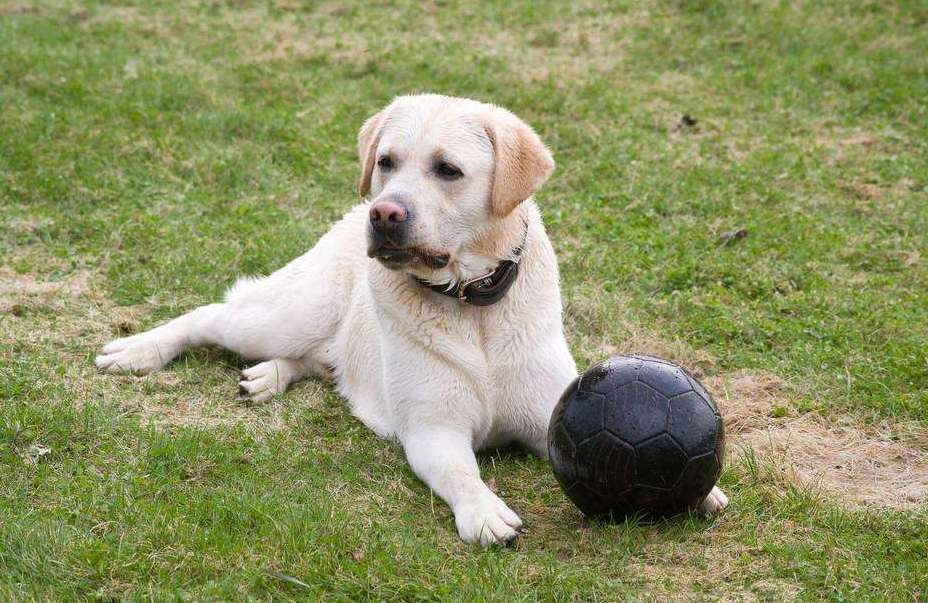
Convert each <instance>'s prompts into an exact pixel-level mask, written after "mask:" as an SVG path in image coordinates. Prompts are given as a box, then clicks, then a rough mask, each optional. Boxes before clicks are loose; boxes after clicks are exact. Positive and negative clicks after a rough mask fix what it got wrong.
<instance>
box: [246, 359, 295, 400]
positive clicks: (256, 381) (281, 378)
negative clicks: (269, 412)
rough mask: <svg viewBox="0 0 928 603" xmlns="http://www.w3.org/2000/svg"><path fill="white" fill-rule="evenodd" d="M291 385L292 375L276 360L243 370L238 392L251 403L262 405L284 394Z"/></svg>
mask: <svg viewBox="0 0 928 603" xmlns="http://www.w3.org/2000/svg"><path fill="white" fill-rule="evenodd" d="M289 384H290V375H289V372H288V371H287V370H286V368H284V367H283V366H281V363H279V362H277V361H276V360H269V361H267V362H262V363H261V364H256V365H255V366H253V367H251V368H247V369H245V370H243V371H242V380H241V381H239V382H238V391H239V393H240V394H242V396H244V397H246V398H248V400H249V401H250V402H257V403H262V402H267V401H268V400H270V399H271V398H272V397H274V395H275V394H279V393H282V392H284V391H285V390H286V389H287V385H289Z"/></svg>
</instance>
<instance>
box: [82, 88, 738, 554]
mask: <svg viewBox="0 0 928 603" xmlns="http://www.w3.org/2000/svg"><path fill="white" fill-rule="evenodd" d="M358 146H359V158H360V162H361V178H360V185H359V189H360V191H361V193H362V195H365V196H367V195H369V196H370V198H371V199H372V200H374V201H376V199H377V198H379V197H383V196H387V195H393V196H396V195H402V196H403V198H404V199H408V200H409V203H410V213H411V216H412V221H411V223H410V224H411V229H412V230H411V233H412V235H411V237H412V238H411V241H412V243H413V244H415V245H416V246H417V247H418V248H420V249H424V250H430V251H432V252H435V253H442V254H447V255H448V256H449V262H448V265H447V266H446V267H444V268H441V269H431V268H428V267H427V266H426V265H424V264H423V263H421V262H419V263H414V264H411V265H409V266H408V267H404V268H402V269H398V270H391V269H388V268H386V267H385V266H384V265H382V264H381V263H380V262H379V261H378V260H376V259H371V258H369V257H367V255H366V245H367V237H368V228H369V223H368V222H369V220H368V209H369V204H368V203H367V202H365V203H362V204H360V205H358V206H356V207H355V208H354V209H352V210H351V211H349V212H348V213H347V214H346V215H345V217H344V218H343V219H342V220H341V221H339V222H338V223H336V224H335V225H334V226H333V227H332V228H331V230H330V231H329V232H328V233H327V234H325V235H324V236H323V237H322V238H321V239H320V240H319V241H318V242H317V244H316V245H315V246H314V247H313V248H312V249H311V250H310V251H309V252H307V253H306V254H305V255H303V256H301V257H299V258H297V259H295V260H293V261H292V262H291V263H289V264H288V265H286V266H284V267H283V268H281V269H280V270H278V271H277V272H274V273H273V274H271V275H269V276H266V277H261V278H243V279H240V280H239V281H238V282H237V283H236V284H235V286H233V287H232V288H231V290H230V291H229V292H228V294H227V295H226V298H225V301H224V302H223V303H219V304H211V305H207V306H203V307H200V308H198V309H196V310H194V311H192V312H190V313H188V314H185V315H183V316H181V317H179V318H176V319H174V320H172V321H170V322H168V323H166V324H164V325H162V326H159V327H157V328H154V329H152V330H150V331H147V332H145V333H142V334H139V335H135V336H132V337H127V338H124V339H118V340H116V341H113V342H111V343H109V344H108V345H106V346H105V347H104V348H103V350H102V353H101V355H100V356H98V357H97V359H96V363H97V365H98V366H99V367H100V368H101V369H104V370H107V371H111V372H136V373H144V372H149V371H155V370H159V369H161V368H162V367H164V366H165V364H167V363H168V362H169V361H170V360H171V359H173V358H174V357H176V356H177V355H178V354H180V353H181V352H182V351H183V350H184V349H186V348H188V347H190V346H200V345H219V346H223V347H225V348H228V349H230V350H233V351H235V352H237V353H238V354H240V355H242V356H243V357H245V358H249V359H254V360H258V361H260V362H259V363H258V364H256V365H255V366H253V367H251V368H249V369H247V370H245V371H244V372H243V374H242V376H243V379H242V381H241V386H242V388H243V389H244V390H245V391H246V392H248V394H249V395H250V396H251V397H252V398H253V399H254V400H256V401H263V400H267V399H268V398H270V397H271V396H272V395H274V394H277V393H280V392H283V391H284V390H286V388H287V386H288V385H289V384H291V383H293V382H294V381H296V380H298V379H301V378H303V377H306V376H309V375H315V376H322V377H328V378H332V379H334V381H335V383H336V386H337V388H338V391H339V392H340V393H341V394H342V395H343V396H344V397H345V398H347V400H348V402H349V405H350V407H351V410H352V412H353V413H354V414H355V415H356V416H357V417H358V418H359V419H361V420H362V421H363V422H364V423H365V424H366V425H368V426H369V427H370V428H371V429H373V430H374V431H375V432H377V433H378V434H380V435H381V436H384V437H392V438H397V439H398V440H399V441H400V442H401V443H402V445H403V448H404V450H405V451H406V455H407V458H408V460H409V463H410V464H411V466H412V469H413V470H414V471H415V473H416V474H417V475H418V476H419V477H420V478H421V479H422V480H423V481H425V483H426V484H428V486H429V487H430V488H431V489H432V490H434V491H435V492H436V493H437V494H438V495H439V496H441V498H443V499H444V500H445V501H446V502H447V503H448V504H449V505H450V507H451V509H452V510H453V511H454V515H455V522H456V524H457V529H458V532H459V534H460V536H461V538H463V539H464V540H467V541H471V542H480V543H483V544H490V543H496V542H509V541H511V540H512V539H513V538H514V537H515V536H516V534H517V532H518V530H519V528H520V526H521V524H522V522H521V520H520V519H519V517H518V516H517V515H516V514H515V513H514V512H513V511H512V510H511V509H510V508H509V507H508V506H507V505H506V504H505V503H504V502H503V501H502V500H501V499H500V498H499V497H497V496H496V494H494V493H493V492H492V491H491V490H490V489H489V488H488V487H487V486H486V485H485V484H484V482H483V481H482V480H481V479H480V475H479V469H478V466H477V461H476V458H475V456H474V451H475V450H479V449H481V448H486V447H490V446H498V445H502V444H506V443H510V442H516V443H520V444H523V445H525V446H526V447H528V448H529V449H530V450H532V451H533V452H535V453H536V454H538V455H541V456H546V454H547V446H546V437H547V427H548V421H549V418H550V416H551V410H552V408H553V406H554V404H555V402H556V401H557V399H558V397H559V395H560V394H561V392H563V390H564V388H565V386H566V385H567V384H568V383H569V382H570V381H571V379H573V377H574V376H575V375H576V367H575V365H574V361H573V359H572V358H571V356H570V353H569V351H568V348H567V343H566V341H565V339H564V333H563V329H562V325H561V296H560V290H559V285H558V268H557V261H556V258H555V255H554V251H553V249H552V247H551V243H550V241H549V240H548V237H547V235H546V233H545V229H544V226H543V224H542V221H541V217H540V215H539V211H538V208H537V207H536V205H535V203H534V202H533V201H532V200H531V195H532V194H533V193H534V192H535V191H536V190H537V189H538V188H539V187H540V186H541V185H542V184H543V183H544V181H545V180H546V179H547V177H548V175H549V174H550V173H551V171H552V170H553V168H554V162H553V160H552V159H551V154H550V153H549V152H548V150H547V149H546V148H545V146H544V145H543V144H542V142H541V140H540V139H539V138H538V136H537V135H536V134H535V132H534V131H532V129H531V128H530V127H529V126H527V125H526V124H525V123H523V122H522V121H521V120H519V119H518V118H516V117H515V116H514V115H513V114H512V113H510V112H508V111H506V110H504V109H501V108H499V107H495V106H492V105H487V104H483V103H479V102H476V101H472V100H466V99H458V98H450V97H444V96H437V95H420V96H406V97H400V98H397V99H396V100H395V101H394V102H393V103H391V104H390V105H389V106H388V107H386V108H385V109H384V110H383V111H381V112H380V113H378V114H377V115H375V116H373V117H371V118H370V119H369V120H368V121H367V122H366V123H365V124H364V126H363V128H362V130H361V133H360V135H359V140H358ZM436 153H438V154H440V155H441V156H442V157H445V158H447V159H448V160H449V161H452V162H453V163H454V164H455V165H457V166H459V167H461V169H462V171H463V173H464V176H463V177H462V178H460V179H459V180H456V181H454V182H447V181H443V180H441V179H439V178H436V177H434V176H433V175H432V174H431V173H430V171H429V170H430V166H431V165H432V162H433V161H434V157H435V156H436ZM385 154H390V155H391V156H392V157H394V158H395V159H396V163H397V167H396V168H395V169H393V170H391V171H389V172H386V171H384V170H381V169H380V168H379V167H378V164H377V160H378V158H379V157H382V156H384V155H385ZM523 239H524V241H525V246H524V252H523V254H522V260H521V264H520V274H519V277H518V279H517V280H516V281H515V284H514V285H513V286H512V288H511V290H510V291H509V293H508V294H507V295H506V297H504V298H503V299H502V301H500V302H499V303H497V304H495V305H492V306H488V307H475V306H470V305H465V304H462V303H460V302H458V301H457V300H455V299H452V298H448V297H444V296H441V295H438V294H436V293H434V292H432V291H430V290H428V289H426V288H425V287H423V286H422V285H420V284H418V283H417V282H416V281H415V280H414V279H413V275H415V276H418V277H420V278H424V279H427V280H430V281H432V282H435V283H445V282H451V281H460V280H466V279H468V278H472V277H475V276H479V275H481V274H484V273H486V272H487V271H488V270H491V269H493V268H494V267H495V266H496V265H497V264H498V263H499V262H500V261H501V260H504V259H514V258H513V249H514V248H516V247H517V246H518V245H519V244H520V243H521V242H522V241H523ZM726 502H727V500H725V499H724V495H723V494H722V493H721V491H718V490H714V491H713V493H712V495H710V497H709V498H708V499H707V501H706V504H705V505H704V506H705V510H707V511H714V510H717V509H718V508H721V507H723V506H724V504H725V503H726Z"/></svg>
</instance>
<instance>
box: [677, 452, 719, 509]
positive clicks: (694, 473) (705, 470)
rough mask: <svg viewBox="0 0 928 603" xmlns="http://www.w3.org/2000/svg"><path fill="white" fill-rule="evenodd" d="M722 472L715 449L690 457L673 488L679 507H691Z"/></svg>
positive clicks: (699, 501) (697, 502)
mask: <svg viewBox="0 0 928 603" xmlns="http://www.w3.org/2000/svg"><path fill="white" fill-rule="evenodd" d="M721 473H722V465H721V464H720V463H719V459H718V457H717V456H716V454H715V451H712V452H709V453H706V454H703V455H702V456H697V457H695V458H691V459H690V460H689V462H688V463H687V464H686V467H685V468H684V469H683V475H682V476H681V477H680V482H679V483H678V484H677V485H676V487H675V488H674V497H673V498H674V499H676V500H677V501H679V505H680V506H681V508H683V509H686V508H693V507H695V506H696V505H698V504H699V503H701V502H702V500H703V499H704V498H705V497H706V495H708V494H709V492H710V491H711V490H712V486H714V485H715V482H716V481H718V479H719V475H720V474H721Z"/></svg>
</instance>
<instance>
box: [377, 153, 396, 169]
mask: <svg viewBox="0 0 928 603" xmlns="http://www.w3.org/2000/svg"><path fill="white" fill-rule="evenodd" d="M377 167H379V168H380V169H381V170H383V171H385V172H389V171H390V170H392V169H393V159H391V158H390V156H389V155H384V156H383V157H381V158H380V159H378V160H377Z"/></svg>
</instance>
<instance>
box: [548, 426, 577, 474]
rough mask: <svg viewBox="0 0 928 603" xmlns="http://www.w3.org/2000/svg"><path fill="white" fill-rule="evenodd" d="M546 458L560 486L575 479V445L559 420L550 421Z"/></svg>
mask: <svg viewBox="0 0 928 603" xmlns="http://www.w3.org/2000/svg"><path fill="white" fill-rule="evenodd" d="M548 460H549V461H550V462H551V469H552V470H553V471H554V475H555V477H557V479H558V481H559V482H560V483H561V485H562V486H568V485H570V484H573V483H574V482H576V481H577V446H576V444H574V442H573V440H572V439H571V437H570V434H568V433H567V430H566V429H564V425H563V424H562V423H561V422H552V423H551V426H550V428H549V430H548Z"/></svg>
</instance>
